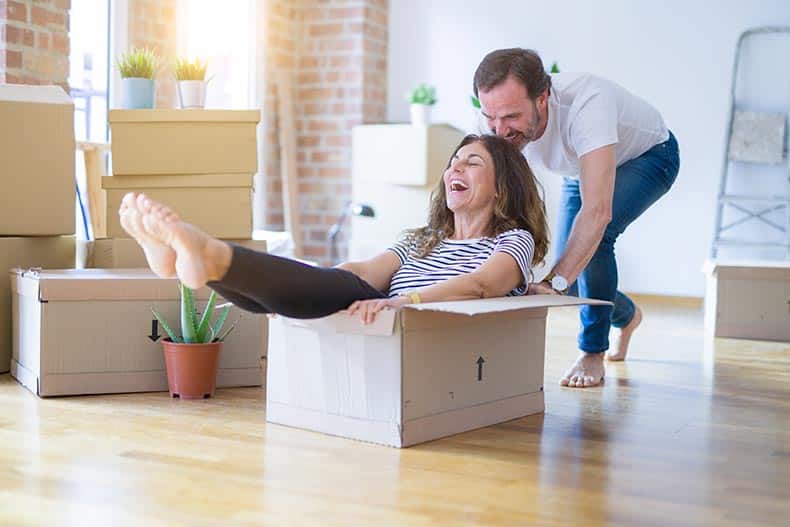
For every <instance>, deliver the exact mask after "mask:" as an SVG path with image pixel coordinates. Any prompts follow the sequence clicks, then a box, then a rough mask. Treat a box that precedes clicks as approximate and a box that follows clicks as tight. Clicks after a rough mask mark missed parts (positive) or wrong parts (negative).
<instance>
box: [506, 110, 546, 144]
mask: <svg viewBox="0 0 790 527" xmlns="http://www.w3.org/2000/svg"><path fill="white" fill-rule="evenodd" d="M539 127H540V115H539V114H538V105H537V104H535V101H532V121H531V122H530V123H528V124H527V128H526V129H525V130H516V131H515V133H514V134H512V135H511V136H509V137H505V139H506V140H507V141H508V142H509V143H510V144H512V145H513V146H515V147H516V148H518V149H519V150H522V149H523V148H524V147H525V146H527V144H528V143H530V142H532V141H534V140H535V139H537V135H538V128H539Z"/></svg>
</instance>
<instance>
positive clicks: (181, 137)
mask: <svg viewBox="0 0 790 527" xmlns="http://www.w3.org/2000/svg"><path fill="white" fill-rule="evenodd" d="M260 120H261V113H260V110H159V109H158V110H110V114H109V123H110V130H111V132H112V173H113V175H116V176H117V175H130V176H142V175H156V174H173V175H178V174H235V173H239V174H254V173H255V172H257V171H258V147H257V140H256V128H257V126H258V122H259V121H260Z"/></svg>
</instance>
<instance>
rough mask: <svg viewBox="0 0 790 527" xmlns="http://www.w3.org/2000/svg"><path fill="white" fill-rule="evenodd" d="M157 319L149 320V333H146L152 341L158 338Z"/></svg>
mask: <svg viewBox="0 0 790 527" xmlns="http://www.w3.org/2000/svg"><path fill="white" fill-rule="evenodd" d="M159 337H160V335H159V321H158V320H157V319H153V320H152V321H151V334H150V335H148V338H149V339H151V340H152V341H153V342H156V341H157V340H159Z"/></svg>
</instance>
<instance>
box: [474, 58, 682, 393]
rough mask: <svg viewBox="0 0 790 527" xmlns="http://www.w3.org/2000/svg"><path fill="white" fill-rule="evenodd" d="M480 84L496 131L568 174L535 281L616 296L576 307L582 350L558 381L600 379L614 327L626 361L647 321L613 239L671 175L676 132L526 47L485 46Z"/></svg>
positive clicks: (550, 287) (640, 105)
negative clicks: (546, 64) (620, 276)
mask: <svg viewBox="0 0 790 527" xmlns="http://www.w3.org/2000/svg"><path fill="white" fill-rule="evenodd" d="M474 92H475V95H476V96H477V97H478V98H479V100H480V105H481V111H482V113H483V115H484V117H485V118H486V120H487V122H488V126H489V127H490V128H491V131H492V132H493V133H495V134H497V135H499V136H502V137H504V138H506V139H507V140H508V141H510V142H511V143H512V144H514V145H516V146H517V147H518V148H520V149H521V150H522V152H523V153H524V155H525V156H526V158H527V161H529V163H530V164H531V165H532V166H533V167H542V168H544V169H547V170H549V171H551V172H552V173H556V174H559V175H562V176H563V177H564V181H563V187H562V198H561V203H560V222H559V229H558V232H557V239H556V247H557V258H556V262H555V265H554V267H553V269H552V270H551V271H550V272H549V274H548V276H547V278H546V280H544V281H543V282H541V283H540V284H533V285H532V286H531V288H530V289H531V292H536V293H544V294H545V293H559V294H564V293H566V292H567V293H570V294H578V295H579V296H583V297H588V298H597V299H602V300H609V301H611V302H613V303H614V307H611V306H583V307H582V308H581V309H580V318H581V326H582V329H581V332H580V333H579V338H578V346H579V350H580V351H581V353H580V355H579V357H578V358H577V360H576V361H575V363H574V364H573V365H572V366H571V367H570V368H569V369H568V371H567V372H566V373H565V375H564V376H563V377H562V379H561V380H560V384H562V385H563V386H570V387H576V388H582V387H584V388H586V387H589V386H595V385H598V384H600V382H601V380H602V379H603V376H604V365H603V359H604V354H605V352H606V351H607V350H608V349H609V328H610V326H614V327H615V328H619V329H620V338H619V342H618V345H617V346H616V348H615V349H614V350H613V351H611V352H609V354H608V358H609V359H610V360H623V359H624V358H625V355H626V353H627V351H628V343H629V339H630V338H631V334H632V333H633V331H634V330H635V329H636V328H637V327H638V326H639V323H640V322H641V320H642V313H641V311H640V309H639V308H638V307H637V306H636V305H635V304H634V303H633V301H631V299H630V298H628V297H627V296H626V295H624V294H623V293H621V292H620V291H618V290H617V264H616V262H615V256H614V244H615V242H616V240H617V237H618V236H619V235H620V234H622V232H623V231H624V230H625V229H626V227H628V225H629V224H630V223H631V222H633V221H634V220H635V219H636V218H638V217H639V216H640V215H641V214H642V213H643V212H644V211H645V210H647V209H648V207H650V205H652V204H653V203H655V201H656V200H658V198H660V197H661V196H662V195H664V194H665V193H666V192H667V191H668V190H669V188H670V187H671V186H672V184H673V183H674V181H675V178H676V177H677V174H678V169H679V166H680V161H679V155H678V146H677V141H676V140H675V137H674V135H673V134H672V133H671V132H670V131H669V130H668V129H667V127H666V125H665V124H664V121H663V119H662V117H661V114H660V113H659V112H658V111H657V110H656V109H655V108H653V107H652V106H650V105H649V104H648V103H647V102H645V101H643V100H642V99H640V98H638V97H636V96H634V95H632V94H631V93H629V92H627V91H626V90H625V89H623V88H622V87H620V86H618V85H617V84H615V83H613V82H611V81H608V80H606V79H603V78H600V77H596V76H594V75H590V74H586V73H557V74H554V75H549V74H547V73H546V71H545V70H544V68H543V63H542V61H541V59H540V57H539V56H538V54H537V53H535V52H534V51H531V50H527V49H520V48H514V49H501V50H497V51H493V52H491V53H489V54H488V55H486V56H485V58H484V59H483V61H482V62H481V63H480V65H479V66H478V67H477V71H476V72H475V78H474ZM577 288H578V289H577Z"/></svg>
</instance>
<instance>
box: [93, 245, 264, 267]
mask: <svg viewBox="0 0 790 527" xmlns="http://www.w3.org/2000/svg"><path fill="white" fill-rule="evenodd" d="M227 241H228V242H230V243H235V244H237V245H242V246H244V247H248V248H250V249H253V250H256V251H261V252H265V251H266V242H265V241H264V240H227ZM85 267H88V268H98V269H131V268H147V267H148V261H147V260H146V259H145V253H144V252H143V248H142V247H140V244H138V243H137V242H136V241H135V240H133V239H132V238H102V239H99V240H93V241H89V242H87V259H86V262H85Z"/></svg>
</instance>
